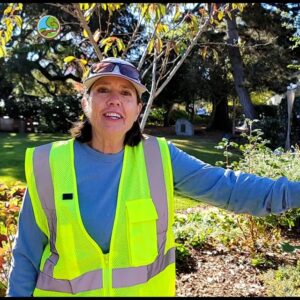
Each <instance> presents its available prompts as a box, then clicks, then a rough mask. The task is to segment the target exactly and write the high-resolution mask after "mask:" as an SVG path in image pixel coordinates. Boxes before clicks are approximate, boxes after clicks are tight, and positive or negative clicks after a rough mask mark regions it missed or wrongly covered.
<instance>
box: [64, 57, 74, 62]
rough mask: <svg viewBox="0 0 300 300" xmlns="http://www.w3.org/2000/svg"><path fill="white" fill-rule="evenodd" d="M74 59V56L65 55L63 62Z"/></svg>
mask: <svg viewBox="0 0 300 300" xmlns="http://www.w3.org/2000/svg"><path fill="white" fill-rule="evenodd" d="M75 59H76V57H75V56H67V57H65V58H64V62H65V63H69V62H71V61H73V60H75Z"/></svg>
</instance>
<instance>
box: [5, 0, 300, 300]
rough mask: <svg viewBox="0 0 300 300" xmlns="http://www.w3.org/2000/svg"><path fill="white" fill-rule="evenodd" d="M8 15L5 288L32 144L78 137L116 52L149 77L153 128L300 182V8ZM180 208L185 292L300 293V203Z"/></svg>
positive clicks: (215, 159) (102, 6) (120, 8)
mask: <svg viewBox="0 0 300 300" xmlns="http://www.w3.org/2000/svg"><path fill="white" fill-rule="evenodd" d="M47 15H48V16H53V17H56V18H57V19H58V21H59V24H60V26H59V24H57V23H56V22H53V18H49V20H50V21H51V22H50V23H49V24H48V26H49V28H48V30H49V31H51V32H57V33H58V35H57V36H55V37H54V38H51V39H46V38H44V37H42V36H41V34H40V33H39V32H38V28H37V26H38V22H39V20H40V19H41V17H43V16H47ZM0 17H1V24H0V41H1V43H0V66H1V68H0V131H1V132H0V145H1V148H0V154H1V160H0V205H1V206H0V255H1V256H0V273H1V282H0V289H1V293H2V294H4V293H5V290H6V287H7V276H8V269H9V266H10V263H11V249H12V245H13V241H14V237H15V234H16V229H17V227H16V224H17V219H18V213H19V209H20V206H21V202H22V196H23V193H24V189H25V178H24V154H25V150H26V148H27V147H34V146H37V145H40V144H44V143H48V142H52V141H55V140H58V139H67V138H68V137H69V135H68V130H69V129H70V127H71V125H72V123H73V122H75V121H77V120H79V119H80V118H81V116H82V111H81V108H80V99H81V96H82V84H81V82H82V79H83V78H84V77H85V76H86V74H87V71H88V68H89V66H90V65H91V64H92V63H93V62H97V61H99V60H101V59H102V58H103V57H107V56H122V57H124V58H127V59H129V60H130V61H131V62H132V63H133V64H135V65H136V66H137V67H138V68H139V70H140V71H141V73H142V79H143V82H145V83H146V85H147V87H148V90H149V93H147V94H145V95H144V96H143V101H144V103H145V105H144V110H143V112H142V115H141V120H140V121H141V127H142V128H143V129H144V132H145V133H149V134H154V135H158V136H164V137H166V138H167V139H168V140H170V141H172V142H173V143H174V144H175V145H176V146H178V147H179V148H181V149H183V150H185V151H187V152H188V153H190V154H192V155H195V156H196V157H197V158H199V159H201V160H203V161H205V162H208V163H210V164H212V165H221V166H223V167H225V168H231V169H234V170H237V169H239V170H242V171H245V172H249V173H254V174H257V175H262V176H268V177H270V178H278V177H280V176H286V177H288V178H289V179H290V180H295V181H299V179H300V168H299V164H300V160H299V147H298V144H299V140H300V91H299V86H300V85H299V78H300V72H299V69H300V68H299V58H300V55H299V54H300V53H299V50H300V47H299V28H300V22H299V21H300V18H299V3H247V4H246V3H222V4H221V3H164V4H162V3H131V4H121V3H70V4H66V5H65V4H64V5H62V4H60V3H49V4H43V3H28V4H25V3H24V4H22V3H1V4H0ZM182 124H184V126H183V125H182ZM187 128H190V130H186V129H187ZM175 202H176V203H175V204H176V211H177V214H176V222H175V226H174V230H175V236H176V242H177V243H178V245H177V250H176V252H177V258H176V260H177V295H179V296H185V295H189V296H207V295H208V296H226V295H227V296H299V295H300V289H299V286H300V282H299V278H300V277H299V274H300V263H299V261H300V260H299V250H298V248H299V245H300V242H299V229H300V225H299V223H300V222H299V217H298V216H299V209H295V210H291V211H289V212H287V213H285V214H282V215H280V216H275V215H271V216H268V217H265V218H256V217H250V216H247V215H238V216H236V215H233V214H230V213H229V212H226V211H223V210H220V209H217V208H212V207H209V206H207V205H205V204H204V203H199V202H195V201H193V200H192V199H189V198H188V197H186V196H185V195H179V194H176V197H175Z"/></svg>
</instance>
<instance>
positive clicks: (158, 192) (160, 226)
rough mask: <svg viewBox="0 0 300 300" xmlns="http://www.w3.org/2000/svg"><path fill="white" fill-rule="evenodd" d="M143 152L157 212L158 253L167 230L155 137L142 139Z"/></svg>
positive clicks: (163, 185)
mask: <svg viewBox="0 0 300 300" xmlns="http://www.w3.org/2000/svg"><path fill="white" fill-rule="evenodd" d="M144 153H145V160H146V167H147V175H148V180H149V185H150V193H151V197H152V200H153V202H154V204H155V207H156V211H157V214H158V219H157V223H156V225H157V237H158V252H159V254H163V253H164V250H165V242H166V238H167V237H166V234H167V230H168V199H167V191H166V186H165V178H164V170H163V162H162V157H161V154H160V148H159V144H158V141H157V138H155V137H153V136H149V137H148V138H146V139H145V140H144ZM153 162H155V163H153Z"/></svg>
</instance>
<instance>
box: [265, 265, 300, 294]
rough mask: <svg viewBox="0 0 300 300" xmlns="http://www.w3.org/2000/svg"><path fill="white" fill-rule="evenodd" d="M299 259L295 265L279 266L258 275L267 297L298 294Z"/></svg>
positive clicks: (299, 292)
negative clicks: (276, 268)
mask: <svg viewBox="0 0 300 300" xmlns="http://www.w3.org/2000/svg"><path fill="white" fill-rule="evenodd" d="M299 275H300V261H298V264H297V266H287V267H279V268H278V270H268V271H267V272H266V273H263V274H261V275H259V278H260V280H262V281H263V283H264V286H265V288H266V292H267V295H268V296H269V297H281V296H284V297H290V296H294V297H299V296H300V276H299Z"/></svg>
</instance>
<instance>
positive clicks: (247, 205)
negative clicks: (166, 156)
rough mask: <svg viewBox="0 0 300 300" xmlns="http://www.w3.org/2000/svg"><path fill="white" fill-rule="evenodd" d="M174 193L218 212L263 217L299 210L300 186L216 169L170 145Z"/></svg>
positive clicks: (293, 182) (282, 178)
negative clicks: (201, 202)
mask: <svg viewBox="0 0 300 300" xmlns="http://www.w3.org/2000/svg"><path fill="white" fill-rule="evenodd" d="M169 149H170V154H171V161H172V168H173V179H174V189H175V191H177V192H178V193H180V194H183V195H186V196H188V197H191V198H193V199H195V200H201V201H203V202H206V203H209V204H211V205H214V206H216V207H219V208H223V209H227V210H230V211H234V212H235V213H248V214H251V215H254V216H263V215H266V214H269V213H274V214H279V213H282V212H284V211H285V210H287V209H291V208H298V207H300V182H295V181H289V180H288V179H287V178H286V177H281V178H279V179H277V180H272V179H270V178H267V177H260V176H256V175H254V174H247V173H242V172H240V171H233V170H229V169H224V168H221V167H216V166H212V165H209V164H207V163H204V162H203V161H201V160H199V159H197V158H195V157H193V156H191V155H189V154H187V153H186V152H184V151H182V150H180V149H178V148H177V147H176V146H174V145H173V144H172V143H171V142H169Z"/></svg>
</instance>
